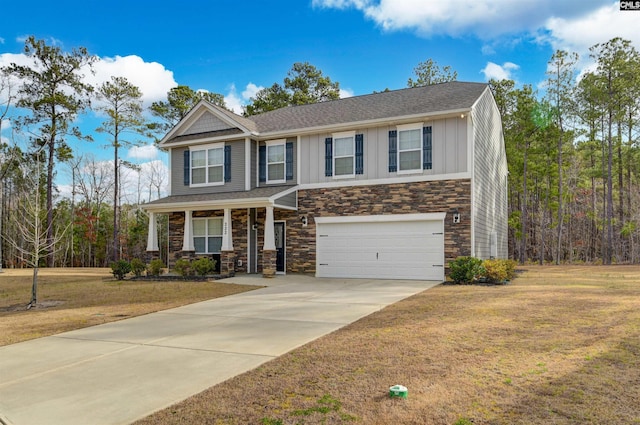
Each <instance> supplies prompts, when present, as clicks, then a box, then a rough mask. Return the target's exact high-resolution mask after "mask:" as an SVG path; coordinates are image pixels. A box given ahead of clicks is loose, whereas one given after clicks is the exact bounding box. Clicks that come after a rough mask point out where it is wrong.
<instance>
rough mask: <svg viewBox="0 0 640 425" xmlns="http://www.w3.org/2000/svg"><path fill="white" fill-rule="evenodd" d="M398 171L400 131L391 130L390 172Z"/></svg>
mask: <svg viewBox="0 0 640 425" xmlns="http://www.w3.org/2000/svg"><path fill="white" fill-rule="evenodd" d="M396 171H398V131H397V130H389V172H390V173H394V172H396Z"/></svg>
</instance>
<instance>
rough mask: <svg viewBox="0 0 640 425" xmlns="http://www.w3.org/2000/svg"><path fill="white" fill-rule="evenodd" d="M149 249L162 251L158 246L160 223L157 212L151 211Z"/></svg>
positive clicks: (148, 237)
mask: <svg viewBox="0 0 640 425" xmlns="http://www.w3.org/2000/svg"><path fill="white" fill-rule="evenodd" d="M147 251H150V252H153V251H160V247H159V246H158V224H157V223H156V214H155V213H152V212H149V232H148V234H147Z"/></svg>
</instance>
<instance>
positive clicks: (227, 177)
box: [224, 145, 231, 182]
mask: <svg viewBox="0 0 640 425" xmlns="http://www.w3.org/2000/svg"><path fill="white" fill-rule="evenodd" d="M224 181H225V182H230V181H231V145H225V147H224Z"/></svg>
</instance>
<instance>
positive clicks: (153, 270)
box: [147, 258, 164, 276]
mask: <svg viewBox="0 0 640 425" xmlns="http://www.w3.org/2000/svg"><path fill="white" fill-rule="evenodd" d="M163 268H164V263H163V262H162V260H161V259H159V258H156V259H155V260H151V262H150V263H149V266H147V273H149V274H150V275H151V276H160V272H162V269H163Z"/></svg>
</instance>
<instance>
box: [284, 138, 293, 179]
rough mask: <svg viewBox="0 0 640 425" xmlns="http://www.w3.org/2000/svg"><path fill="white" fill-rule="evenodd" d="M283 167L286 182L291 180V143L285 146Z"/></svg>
mask: <svg viewBox="0 0 640 425" xmlns="http://www.w3.org/2000/svg"><path fill="white" fill-rule="evenodd" d="M285 167H286V174H287V180H293V142H287V144H286V145H285Z"/></svg>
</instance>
